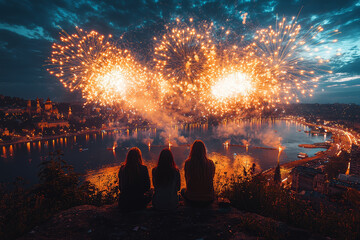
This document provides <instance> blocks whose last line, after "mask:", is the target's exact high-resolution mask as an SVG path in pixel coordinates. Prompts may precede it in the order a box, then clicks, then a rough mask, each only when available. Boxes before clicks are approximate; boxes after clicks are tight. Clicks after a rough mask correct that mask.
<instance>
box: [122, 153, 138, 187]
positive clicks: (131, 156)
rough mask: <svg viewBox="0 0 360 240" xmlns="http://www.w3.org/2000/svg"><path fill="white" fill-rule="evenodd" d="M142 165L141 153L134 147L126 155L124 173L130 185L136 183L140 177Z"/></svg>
mask: <svg viewBox="0 0 360 240" xmlns="http://www.w3.org/2000/svg"><path fill="white" fill-rule="evenodd" d="M141 165H142V156H141V151H140V149H139V148H137V147H133V148H131V149H130V150H129V152H128V153H127V155H126V160H125V165H124V173H125V176H124V177H125V179H126V181H128V182H129V183H134V182H136V181H137V180H138V179H137V178H138V177H139V176H140V166H141Z"/></svg>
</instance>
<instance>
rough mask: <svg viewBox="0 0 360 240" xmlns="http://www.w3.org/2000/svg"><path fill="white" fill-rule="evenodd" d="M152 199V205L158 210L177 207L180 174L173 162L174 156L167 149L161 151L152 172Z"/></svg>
mask: <svg viewBox="0 0 360 240" xmlns="http://www.w3.org/2000/svg"><path fill="white" fill-rule="evenodd" d="M152 176H153V178H152V179H153V185H154V190H155V193H154V197H153V201H152V202H153V205H154V207H155V208H156V209H159V210H170V209H174V208H176V207H177V205H178V202H179V198H178V195H177V192H178V191H179V190H180V173H179V170H178V169H177V167H176V164H175V162H174V156H173V154H172V152H171V151H170V150H169V149H163V150H162V151H161V153H160V155H159V161H158V164H157V166H156V167H155V168H153V170H152Z"/></svg>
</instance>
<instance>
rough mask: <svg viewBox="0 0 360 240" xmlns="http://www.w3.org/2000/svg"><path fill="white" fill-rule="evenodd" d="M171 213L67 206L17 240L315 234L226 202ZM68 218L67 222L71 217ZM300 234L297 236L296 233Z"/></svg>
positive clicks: (279, 237) (109, 207)
mask: <svg viewBox="0 0 360 240" xmlns="http://www.w3.org/2000/svg"><path fill="white" fill-rule="evenodd" d="M225 209H226V211H224V208H223V207H222V205H221V204H220V207H219V204H214V205H212V206H211V207H209V208H201V209H195V208H191V207H187V206H179V208H178V209H177V210H176V211H173V212H158V211H155V210H154V209H152V208H148V209H145V210H142V211H137V212H131V213H122V212H120V211H119V209H118V208H117V205H116V204H114V205H106V206H102V207H95V206H90V205H84V206H78V207H74V208H71V209H68V210H65V211H63V212H61V213H59V214H57V215H55V216H53V217H52V218H51V219H50V220H49V221H47V222H46V223H44V224H43V225H41V226H38V227H36V229H34V230H32V231H30V232H29V233H28V234H26V235H25V236H23V237H22V238H20V239H23V240H30V239H31V240H32V239H41V240H45V239H76V240H79V239H145V240H146V239H174V240H177V239H191V240H195V239H204V240H207V239H232V240H238V239H266V238H269V237H270V236H272V235H271V234H278V235H276V236H272V238H278V239H300V238H301V239H318V237H314V236H313V235H311V234H310V233H308V232H307V231H304V230H301V229H296V228H291V227H289V226H287V225H286V224H284V223H281V222H278V221H275V220H273V219H270V218H266V217H263V216H260V215H258V214H254V213H245V212H241V211H239V210H237V209H235V208H233V207H231V206H230V205H227V204H226V208H225ZM70 220H71V221H70ZM296 236H299V237H300V238H296Z"/></svg>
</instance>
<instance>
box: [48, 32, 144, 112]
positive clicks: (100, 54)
mask: <svg viewBox="0 0 360 240" xmlns="http://www.w3.org/2000/svg"><path fill="white" fill-rule="evenodd" d="M76 30H77V33H75V34H72V35H69V34H67V33H66V32H65V31H62V32H61V37H60V40H61V42H60V43H54V44H53V46H52V47H53V52H52V56H51V59H50V61H51V68H49V69H48V71H49V72H50V74H52V75H54V76H56V77H58V78H59V80H60V82H62V84H63V85H64V86H65V87H67V88H69V89H70V91H74V90H80V91H81V93H82V96H83V98H85V99H86V100H87V101H88V102H94V103H99V104H101V105H114V104H116V105H120V106H121V107H123V108H128V107H129V108H133V107H134V106H136V107H137V106H138V105H139V106H140V105H141V104H138V102H139V101H141V100H140V98H139V95H137V94H138V93H139V92H144V93H145V94H146V88H147V84H148V78H147V72H146V69H144V68H142V67H139V64H138V63H137V62H136V61H135V59H134V58H133V57H132V56H131V54H130V52H129V51H128V50H126V49H125V50H123V49H119V48H117V47H116V46H115V44H114V43H112V42H111V41H110V40H111V37H112V36H111V35H109V36H108V37H105V36H104V35H100V34H99V33H97V32H95V31H91V32H89V33H88V32H86V31H84V30H82V29H79V28H76ZM141 96H143V95H141ZM142 102H143V101H142ZM146 109H149V108H146Z"/></svg>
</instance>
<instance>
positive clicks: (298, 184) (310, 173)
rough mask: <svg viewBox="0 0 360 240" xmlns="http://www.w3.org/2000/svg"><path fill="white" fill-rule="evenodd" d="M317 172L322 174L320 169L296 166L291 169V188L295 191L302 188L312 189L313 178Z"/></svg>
mask: <svg viewBox="0 0 360 240" xmlns="http://www.w3.org/2000/svg"><path fill="white" fill-rule="evenodd" d="M318 174H323V173H322V171H321V170H318V169H315V168H309V167H304V166H298V167H295V168H293V170H292V171H291V177H292V183H291V189H292V190H294V191H297V192H300V191H302V190H305V191H313V190H314V186H313V185H314V178H315V176H316V175H318Z"/></svg>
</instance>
